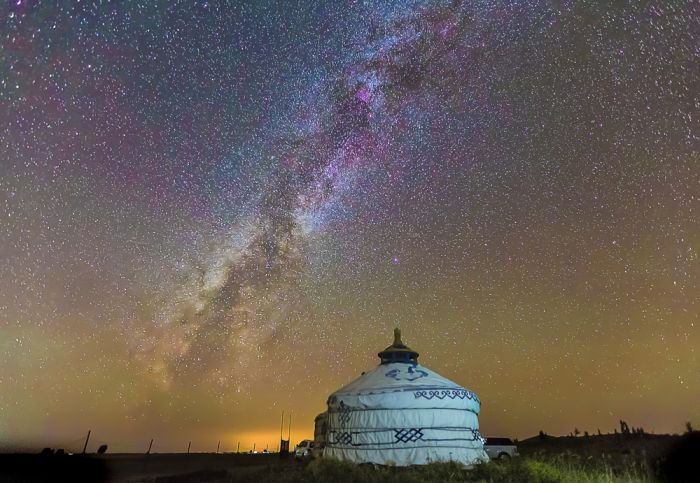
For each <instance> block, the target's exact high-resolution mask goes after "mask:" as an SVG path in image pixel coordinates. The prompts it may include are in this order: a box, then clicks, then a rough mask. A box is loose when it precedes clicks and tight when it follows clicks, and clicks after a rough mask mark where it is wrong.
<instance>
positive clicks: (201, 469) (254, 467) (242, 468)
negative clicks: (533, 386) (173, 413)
mask: <svg viewBox="0 0 700 483" xmlns="http://www.w3.org/2000/svg"><path fill="white" fill-rule="evenodd" d="M520 448H521V453H522V454H523V456H522V457H519V458H513V459H512V460H507V461H492V462H489V463H486V464H481V465H476V466H475V467H473V468H471V469H465V468H464V467H462V466H460V465H458V464H456V463H434V464H430V465H425V466H415V467H409V468H402V467H393V466H373V465H355V464H352V463H347V462H342V461H338V460H333V459H329V458H321V459H317V460H314V461H312V462H310V463H308V464H307V463H299V462H295V461H293V460H292V459H290V458H286V459H281V458H280V457H279V455H276V454H258V455H250V454H211V453H210V454H205V453H199V454H189V455H187V454H151V455H143V454H140V455H136V454H131V455H119V454H112V455H102V456H92V457H90V456H81V455H73V456H69V455H61V456H59V455H52V456H39V455H28V454H24V455H0V481H2V482H13V481H23V482H24V481H52V482H57V481H71V482H78V481H90V482H99V481H116V482H123V483H136V482H141V483H195V482H197V483H199V482H208V483H234V482H255V483H264V482H283V483H284V482H308V483H311V482H332V483H351V482H352V483H355V482H357V483H365V482H368V483H394V482H395V483H414V482H415V483H418V482H543V483H544V482H632V481H635V482H652V481H667V482H677V481H678V482H680V481H689V482H690V481H693V482H694V481H700V478H699V477H698V476H696V475H698V472H697V471H696V470H695V468H696V467H698V466H700V461H698V460H700V433H699V432H695V433H690V434H687V435H685V436H683V437H679V436H657V435H634V436H619V435H601V436H591V437H588V438H584V437H579V438H568V437H560V438H552V437H547V438H532V439H531V440H528V441H524V442H522V443H521V444H520Z"/></svg>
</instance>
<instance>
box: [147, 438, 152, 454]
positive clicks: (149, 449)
mask: <svg viewBox="0 0 700 483" xmlns="http://www.w3.org/2000/svg"><path fill="white" fill-rule="evenodd" d="M152 447H153V439H151V443H150V444H149V445H148V451H146V454H151V448H152Z"/></svg>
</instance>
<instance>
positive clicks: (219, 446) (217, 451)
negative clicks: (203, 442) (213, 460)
mask: <svg viewBox="0 0 700 483" xmlns="http://www.w3.org/2000/svg"><path fill="white" fill-rule="evenodd" d="M219 448H221V440H219V442H218V443H216V454H219Z"/></svg>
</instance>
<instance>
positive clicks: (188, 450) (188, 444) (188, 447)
mask: <svg viewBox="0 0 700 483" xmlns="http://www.w3.org/2000/svg"><path fill="white" fill-rule="evenodd" d="M190 446H192V441H190V442H189V443H187V454H190Z"/></svg>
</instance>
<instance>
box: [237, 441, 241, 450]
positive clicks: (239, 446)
mask: <svg viewBox="0 0 700 483" xmlns="http://www.w3.org/2000/svg"><path fill="white" fill-rule="evenodd" d="M240 452H241V442H240V441H239V442H238V446H236V453H240Z"/></svg>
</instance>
